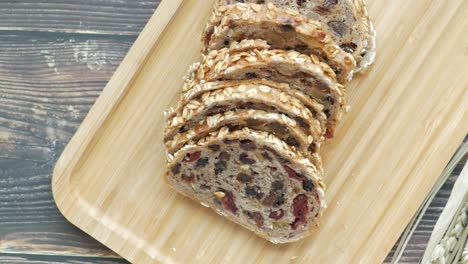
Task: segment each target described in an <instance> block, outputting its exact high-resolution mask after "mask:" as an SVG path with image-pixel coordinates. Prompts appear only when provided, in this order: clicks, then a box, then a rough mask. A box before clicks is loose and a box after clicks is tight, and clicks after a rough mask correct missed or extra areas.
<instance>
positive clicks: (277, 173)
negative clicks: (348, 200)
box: [166, 128, 325, 243]
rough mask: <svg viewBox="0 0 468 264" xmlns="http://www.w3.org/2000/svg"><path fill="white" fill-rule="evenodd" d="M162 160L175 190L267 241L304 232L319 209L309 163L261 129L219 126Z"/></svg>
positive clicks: (320, 194) (319, 186)
mask: <svg viewBox="0 0 468 264" xmlns="http://www.w3.org/2000/svg"><path fill="white" fill-rule="evenodd" d="M168 159H169V165H168V172H167V178H166V179H167V181H168V183H169V184H170V185H171V186H172V187H173V188H174V189H175V190H177V191H178V192H180V193H181V194H183V195H185V196H187V197H190V198H191V199H193V200H195V201H197V202H200V203H201V204H202V205H204V206H208V207H211V208H212V209H213V210H215V211H216V212H217V213H218V214H220V215H222V216H224V217H226V218H228V219H230V220H231V221H233V222H235V223H237V224H239V225H241V226H243V227H245V228H247V229H249V230H251V231H253V232H255V233H256V234H258V235H260V236H261V237H263V238H265V239H267V240H269V241H271V242H273V243H288V242H293V241H297V240H299V239H301V238H303V237H305V236H307V235H308V234H309V233H310V230H311V227H313V226H314V224H315V223H316V220H317V219H318V217H320V215H321V213H322V211H323V209H324V208H325V202H324V188H325V187H324V184H323V183H322V182H321V180H320V177H319V172H318V171H317V169H316V168H315V167H314V165H312V164H311V163H310V161H309V160H308V159H307V158H304V157H302V156H301V155H300V154H299V153H297V152H296V151H294V150H293V149H291V148H290V147H289V146H288V145H287V144H286V143H285V142H283V141H281V140H280V139H278V138H276V137H274V136H273V135H271V134H268V133H265V132H259V131H254V130H249V129H243V130H238V131H234V132H229V130H228V129H227V128H223V129H221V130H220V131H219V132H216V133H214V134H213V135H211V136H208V137H206V138H204V139H202V140H200V141H199V142H198V143H196V144H193V145H186V146H184V147H183V148H182V149H181V150H180V151H178V152H177V153H176V154H175V155H169V158H168Z"/></svg>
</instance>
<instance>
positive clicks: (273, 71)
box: [185, 48, 346, 137]
mask: <svg viewBox="0 0 468 264" xmlns="http://www.w3.org/2000/svg"><path fill="white" fill-rule="evenodd" d="M334 77H335V73H334V72H333V71H332V70H331V69H330V67H328V65H326V64H325V63H323V62H320V61H319V60H318V58H317V57H316V56H314V55H310V56H307V55H303V54H300V53H298V52H296V51H284V50H265V49H264V50H258V49H254V50H251V51H249V52H238V53H232V52H230V50H229V49H228V48H225V49H221V50H214V51H211V52H210V53H209V54H208V55H206V56H205V57H204V59H203V61H202V62H201V63H197V64H196V65H195V67H192V70H191V71H190V72H189V74H188V75H187V77H186V82H187V85H186V87H193V86H196V85H197V84H200V83H204V82H215V81H220V80H249V79H250V80H251V79H259V78H265V79H269V80H272V81H276V82H279V83H286V84H288V85H289V86H290V87H291V88H293V89H296V90H298V91H301V92H302V93H304V94H306V95H308V96H310V97H311V98H313V99H315V100H316V101H317V102H318V103H320V104H322V105H323V106H324V112H325V114H326V115H327V118H328V122H327V131H326V135H327V136H328V137H332V136H333V134H334V131H335V128H336V126H337V124H338V122H339V121H340V120H341V118H342V116H343V112H344V108H345V106H346V96H345V89H344V87H343V85H341V84H339V83H337V82H336V80H335V78H334ZM185 89H187V88H185Z"/></svg>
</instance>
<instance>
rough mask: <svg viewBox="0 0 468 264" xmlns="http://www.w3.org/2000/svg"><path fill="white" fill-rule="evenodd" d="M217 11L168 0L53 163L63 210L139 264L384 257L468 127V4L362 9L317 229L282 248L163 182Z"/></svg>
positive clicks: (377, 4) (379, 2) (379, 4)
mask: <svg viewBox="0 0 468 264" xmlns="http://www.w3.org/2000/svg"><path fill="white" fill-rule="evenodd" d="M212 2H213V0H209V1H208V0H203V1H200V0H165V1H163V2H162V4H161V5H160V7H159V8H158V10H157V11H156V13H155V15H154V16H153V18H152V19H151V20H150V21H149V23H148V25H147V27H146V28H145V30H144V31H143V33H142V34H141V36H140V37H139V39H138V40H137V42H136V43H135V45H134V47H133V48H132V49H131V51H130V52H129V54H128V56H127V57H126V58H125V60H124V62H123V63H122V65H121V66H120V68H119V69H118V70H117V72H116V73H115V76H114V77H113V78H112V80H111V81H110V82H109V84H108V85H107V87H106V88H105V90H104V91H103V93H102V95H101V96H100V98H99V99H98V101H97V102H96V104H95V106H94V107H93V108H92V110H91V112H90V113H89V115H88V116H87V118H86V119H85V121H84V122H83V124H82V125H81V127H80V129H79V130H78V132H77V133H76V135H75V136H74V137H73V139H72V140H71V142H70V144H69V145H68V147H67V148H66V150H65V152H64V153H63V155H62V157H61V158H60V160H59V161H58V163H57V166H56V168H55V171H54V177H53V192H54V196H55V199H56V202H57V205H58V206H59V208H60V210H61V212H62V213H63V214H64V215H65V217H66V218H67V219H69V220H70V221H71V222H72V223H73V224H75V225H77V226H78V227H79V228H81V229H83V230H84V231H85V232H87V233H89V234H90V235H91V236H93V237H95V238H96V239H97V240H99V241H101V242H102V243H104V244H105V245H106V246H108V247H110V248H111V249H113V250H114V251H115V252H117V253H119V254H120V255H122V256H123V257H125V258H127V259H128V260H129V261H132V262H135V263H158V262H163V263H254V262H255V263H288V262H295V263H327V264H328V263H379V262H382V261H383V259H384V257H385V256H386V254H387V253H388V252H389V250H390V248H391V247H392V245H393V244H394V243H395V241H396V240H397V238H398V236H399V235H400V233H401V231H402V230H403V229H404V227H405V225H406V224H407V223H408V221H409V220H410V218H411V217H412V216H413V213H414V212H415V211H416V209H417V208H418V206H419V204H420V203H421V202H422V200H423V199H424V197H425V196H426V194H427V193H428V192H429V190H430V189H431V187H432V185H433V184H434V183H435V181H436V179H437V177H438V176H439V174H440V173H441V171H442V169H443V168H444V166H445V165H446V164H447V162H448V160H449V159H450V157H451V156H452V154H453V153H454V152H455V150H456V148H457V146H458V145H459V144H460V142H461V141H462V139H463V137H464V136H465V135H466V134H467V132H468V46H467V45H468V42H467V37H466V36H467V35H466V33H467V28H468V19H466V15H467V14H468V1H464V0H446V1H431V0H419V1H407V0H395V1H387V0H373V1H371V0H369V12H370V14H371V15H372V17H373V18H374V20H375V25H376V28H377V32H378V57H377V63H376V64H375V65H374V66H373V67H372V68H371V69H370V71H368V72H367V73H366V74H365V75H361V76H358V77H357V78H356V79H355V80H353V81H352V83H351V84H350V85H349V87H348V91H349V103H350V105H351V107H352V108H351V111H350V112H349V113H348V114H347V115H346V117H345V119H344V121H343V123H342V124H341V126H340V127H339V129H338V131H339V132H338V134H337V136H336V138H335V139H334V140H333V141H330V142H329V143H327V144H326V145H325V147H324V161H325V171H326V176H325V182H326V184H327V185H328V187H329V188H328V193H327V198H328V204H329V208H328V210H327V211H326V213H325V215H324V217H323V219H322V221H321V227H320V228H319V229H316V230H315V232H314V233H313V235H312V236H311V237H310V238H308V239H305V240H303V241H301V242H298V243H294V244H289V245H272V244H270V243H268V242H266V241H264V240H262V239H260V238H258V237H256V236H255V235H253V234H251V233H250V232H248V231H246V230H244V229H242V228H239V227H237V226H236V225H234V224H232V223H230V222H228V221H226V220H224V219H223V218H222V217H220V216H218V215H216V214H215V213H213V212H211V210H209V209H207V208H204V207H202V206H200V205H198V204H195V203H193V202H191V201H189V200H188V199H186V198H183V197H182V196H180V195H177V194H176V193H174V192H173V191H172V190H171V189H170V188H168V186H166V185H165V184H164V182H163V172H164V168H165V164H164V151H165V149H164V146H163V143H162V140H161V139H162V131H163V127H164V125H165V121H164V116H163V111H164V110H165V109H167V108H168V107H169V106H171V105H174V104H175V102H176V99H177V94H178V92H179V91H180V88H181V84H182V76H183V75H184V74H185V72H186V70H187V68H188V66H189V65H190V64H191V63H192V62H194V61H196V60H198V59H199V56H200V55H199V50H200V43H199V36H200V32H201V31H202V28H203V26H204V24H205V22H206V20H207V18H208V16H209V14H210V10H211V4H212Z"/></svg>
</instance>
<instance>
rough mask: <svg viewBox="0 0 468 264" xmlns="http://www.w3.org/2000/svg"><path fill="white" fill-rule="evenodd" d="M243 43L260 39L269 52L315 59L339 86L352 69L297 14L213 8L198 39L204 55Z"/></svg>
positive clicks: (313, 24) (323, 33)
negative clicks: (293, 52) (325, 66)
mask: <svg viewBox="0 0 468 264" xmlns="http://www.w3.org/2000/svg"><path fill="white" fill-rule="evenodd" d="M243 39H264V40H266V41H267V42H268V44H269V45H271V47H272V48H273V49H282V50H290V49H293V50H296V51H299V52H301V53H304V54H313V55H316V56H317V57H318V58H320V60H321V61H323V62H325V63H327V64H328V65H330V66H331V68H332V69H333V70H334V72H335V73H336V75H337V80H338V81H339V82H340V83H341V84H346V83H347V82H348V81H349V80H350V79H351V78H352V74H353V70H354V68H355V65H356V64H355V61H354V58H353V57H352V56H351V55H350V54H348V53H346V52H345V51H343V50H342V49H341V48H340V47H339V46H338V45H336V43H335V42H334V41H333V39H332V37H331V36H330V34H329V33H328V31H327V30H326V29H324V28H323V27H322V25H321V23H320V22H317V21H313V20H310V19H308V18H307V17H306V16H304V15H301V14H300V13H299V12H297V11H294V10H292V9H287V10H285V9H279V8H276V7H275V6H274V5H273V4H268V5H257V4H236V5H227V6H217V7H216V8H215V11H214V12H213V16H212V17H211V19H210V21H209V23H208V25H207V27H206V29H205V32H204V34H203V37H202V41H203V43H204V46H205V52H208V51H210V50H218V49H221V48H224V47H229V45H231V43H232V42H235V41H241V40H243Z"/></svg>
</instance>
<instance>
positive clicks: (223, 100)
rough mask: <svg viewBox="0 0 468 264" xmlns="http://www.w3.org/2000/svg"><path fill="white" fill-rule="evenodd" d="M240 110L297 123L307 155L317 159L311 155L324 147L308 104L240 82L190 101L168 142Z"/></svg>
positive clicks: (174, 123) (174, 120)
mask: <svg viewBox="0 0 468 264" xmlns="http://www.w3.org/2000/svg"><path fill="white" fill-rule="evenodd" d="M239 109H256V110H263V111H268V112H270V113H279V114H283V115H285V116H287V117H289V118H290V119H292V120H294V127H290V129H300V130H302V133H303V134H305V135H307V138H306V141H305V142H304V141H303V140H302V141H303V142H304V143H308V144H310V146H307V147H305V146H304V144H303V145H302V147H305V148H302V149H298V150H299V151H302V153H303V155H304V156H307V157H309V156H310V157H311V158H314V155H311V153H316V152H317V151H318V149H319V148H320V143H321V142H320V141H314V139H315V138H320V135H321V134H320V133H321V130H320V125H319V124H318V123H317V122H315V121H316V120H315V119H314V117H313V115H312V113H311V112H310V111H309V110H308V109H307V108H306V107H305V106H304V104H302V103H301V102H300V101H299V100H298V99H297V98H294V97H291V96H290V95H288V94H287V93H285V92H281V91H279V90H277V89H274V88H271V87H268V86H257V85H253V84H250V83H248V82H239V83H238V84H237V85H236V86H232V87H227V88H224V89H219V90H214V91H210V92H206V93H204V94H202V95H201V97H199V98H197V99H194V100H191V101H189V102H187V104H185V105H184V106H183V107H182V108H178V109H177V110H176V111H175V115H174V116H173V117H172V118H171V119H169V120H168V125H167V127H166V130H165V137H164V141H165V142H168V141H170V140H174V139H175V137H176V135H177V134H184V133H186V132H188V133H193V132H191V130H193V129H196V126H197V125H198V124H200V123H203V121H204V120H206V122H208V118H209V117H210V116H212V117H214V116H216V115H217V114H221V113H225V112H227V111H231V110H239ZM210 122H211V120H210ZM291 124H292V123H291ZM278 133H280V131H278ZM309 136H310V137H309ZM297 140H299V138H297ZM314 162H315V164H316V165H317V166H319V167H320V169H321V162H320V160H319V159H314Z"/></svg>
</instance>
